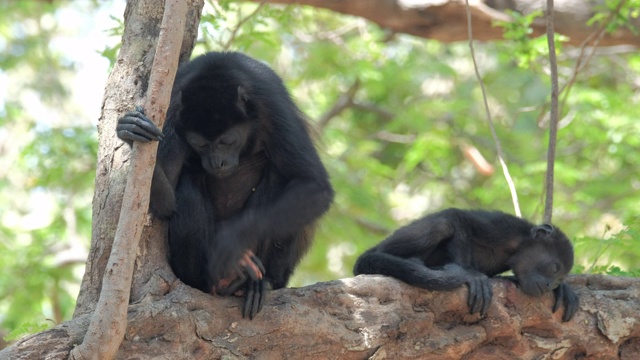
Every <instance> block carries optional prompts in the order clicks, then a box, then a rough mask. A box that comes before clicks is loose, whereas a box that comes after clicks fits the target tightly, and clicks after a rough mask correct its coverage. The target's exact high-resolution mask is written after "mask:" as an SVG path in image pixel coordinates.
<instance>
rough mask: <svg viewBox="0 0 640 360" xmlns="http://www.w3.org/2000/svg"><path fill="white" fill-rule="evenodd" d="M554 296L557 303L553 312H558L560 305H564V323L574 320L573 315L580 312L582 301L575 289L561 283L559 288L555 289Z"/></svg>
mask: <svg viewBox="0 0 640 360" xmlns="http://www.w3.org/2000/svg"><path fill="white" fill-rule="evenodd" d="M553 295H555V301H554V303H553V308H552V309H551V310H552V311H553V312H556V311H557V310H558V309H559V308H560V305H561V304H562V305H564V314H563V315H562V321H565V322H566V321H569V320H571V318H573V315H575V313H576V312H577V311H578V308H579V307H580V299H579V298H578V295H576V293H575V292H573V289H571V287H570V286H569V285H567V284H566V283H565V282H561V283H560V285H558V287H557V288H555V289H553Z"/></svg>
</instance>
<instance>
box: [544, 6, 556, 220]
mask: <svg viewBox="0 0 640 360" xmlns="http://www.w3.org/2000/svg"><path fill="white" fill-rule="evenodd" d="M546 19H547V43H548V44H549V68H550V70H551V109H550V110H549V111H550V114H549V147H548V148H547V175H546V177H545V180H544V184H545V201H544V216H543V219H544V220H543V221H544V222H545V223H549V224H550V223H551V219H552V217H553V177H554V166H555V159H556V143H557V141H558V140H557V139H558V60H557V59H556V44H555V39H554V31H553V0H547V14H546Z"/></svg>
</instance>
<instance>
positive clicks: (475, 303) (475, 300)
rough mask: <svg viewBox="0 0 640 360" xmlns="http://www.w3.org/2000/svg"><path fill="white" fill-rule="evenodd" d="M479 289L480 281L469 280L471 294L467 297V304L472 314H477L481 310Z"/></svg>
mask: <svg viewBox="0 0 640 360" xmlns="http://www.w3.org/2000/svg"><path fill="white" fill-rule="evenodd" d="M479 292H480V289H478V281H477V280H475V279H474V280H471V281H469V296H468V297H467V306H469V312H470V313H471V314H475V313H477V312H478V311H479V310H480V305H481V304H480V299H479Z"/></svg>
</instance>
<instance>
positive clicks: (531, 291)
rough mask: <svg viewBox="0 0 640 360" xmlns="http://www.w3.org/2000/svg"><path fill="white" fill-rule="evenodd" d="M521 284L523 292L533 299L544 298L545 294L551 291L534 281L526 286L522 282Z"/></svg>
mask: <svg viewBox="0 0 640 360" xmlns="http://www.w3.org/2000/svg"><path fill="white" fill-rule="evenodd" d="M520 284H521V288H522V292H524V293H525V294H527V295H529V296H533V297H539V296H542V295H544V294H545V293H547V292H549V291H550V289H549V288H548V287H547V286H546V285H545V284H544V283H542V282H535V281H534V282H530V283H526V284H524V283H522V282H520Z"/></svg>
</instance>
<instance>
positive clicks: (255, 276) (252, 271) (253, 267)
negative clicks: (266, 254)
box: [238, 253, 262, 280]
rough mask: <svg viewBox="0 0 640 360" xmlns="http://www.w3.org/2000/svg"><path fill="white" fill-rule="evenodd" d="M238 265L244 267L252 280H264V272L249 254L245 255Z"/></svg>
mask: <svg viewBox="0 0 640 360" xmlns="http://www.w3.org/2000/svg"><path fill="white" fill-rule="evenodd" d="M256 259H257V258H256ZM258 261H260V260H258ZM238 264H239V265H240V266H241V267H242V269H243V270H244V271H246V273H247V275H249V277H250V278H251V280H260V279H262V272H261V271H260V268H259V266H258V265H257V264H256V263H255V262H254V261H253V258H252V257H251V255H249V254H248V253H247V254H245V255H244V257H243V258H241V259H240V261H239V262H238ZM260 265H262V264H260Z"/></svg>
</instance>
